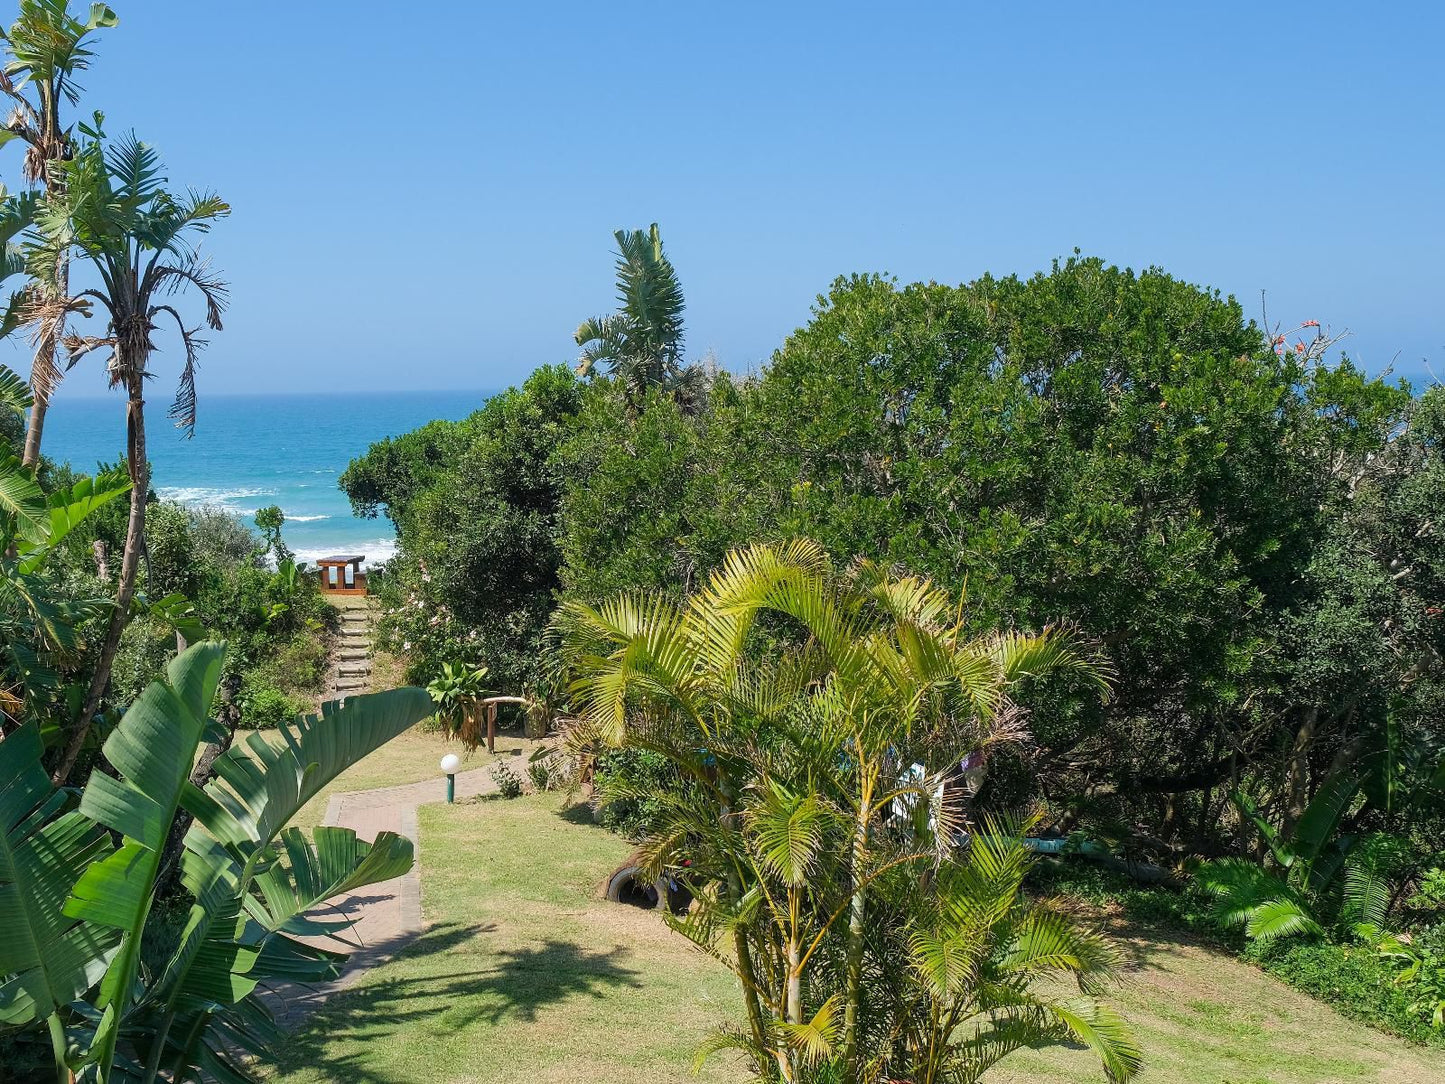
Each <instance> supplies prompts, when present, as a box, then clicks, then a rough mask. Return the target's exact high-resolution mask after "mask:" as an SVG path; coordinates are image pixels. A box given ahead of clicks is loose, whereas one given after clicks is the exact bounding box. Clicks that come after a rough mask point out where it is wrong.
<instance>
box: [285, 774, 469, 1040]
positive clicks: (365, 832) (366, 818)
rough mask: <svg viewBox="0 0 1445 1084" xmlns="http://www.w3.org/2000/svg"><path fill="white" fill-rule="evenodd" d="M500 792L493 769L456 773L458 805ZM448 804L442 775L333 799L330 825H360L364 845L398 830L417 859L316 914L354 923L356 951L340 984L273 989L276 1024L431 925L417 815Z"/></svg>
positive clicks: (294, 1018) (289, 1020) (292, 1018)
mask: <svg viewBox="0 0 1445 1084" xmlns="http://www.w3.org/2000/svg"><path fill="white" fill-rule="evenodd" d="M496 789H497V784H496V783H495V782H494V781H493V779H492V777H491V771H490V769H489V768H474V769H472V770H470V771H465V772H458V773H457V777H456V797H457V798H458V799H459V800H460V799H462V798H472V797H475V796H477V795H479V794H492V793H495V792H496ZM444 801H446V780H445V779H444V778H443V777H441V776H438V777H437V778H435V779H427V780H424V781H422V782H420V783H407V784H405V785H403V786H398V787H382V788H380V789H378V790H363V791H352V792H350V793H345V794H333V795H332V796H331V799H330V801H329V802H328V804H327V807H326V819H325V820H324V821H323V823H324V824H328V825H336V826H339V827H343V828H354V829H355V830H356V834H357V835H358V836H359V837H361V838H362V839H364V840H374V839H375V838H376V837H377V835H378V834H379V833H381V832H396V833H398V834H400V835H403V836H406V837H407V838H408V839H409V840H411V844H412V849H413V851H414V852H415V854H416V858H417V860H416V861H415V862H413V863H412V867H411V869H410V870H409V871H408V872H407V873H405V874H403V875H402V876H400V877H397V878H395V879H393V880H390V881H384V882H382V883H381V884H375V885H369V886H368V887H366V888H363V889H361V890H360V891H359V892H352V893H349V894H347V895H345V896H341V897H338V898H337V899H335V900H332V901H331V902H330V903H328V904H327V905H326V906H325V908H324V909H323V910H322V911H319V912H317V917H324V918H331V917H345V918H347V919H349V920H350V921H351V923H352V926H351V931H350V933H349V935H348V936H347V940H348V941H349V942H350V943H351V944H353V945H354V946H357V947H356V948H355V949H354V950H353V951H352V953H351V958H350V959H349V960H348V961H347V963H346V965H345V966H346V970H345V972H344V973H343V974H342V976H341V977H340V978H339V979H336V980H335V981H333V982H329V983H325V984H323V985H321V986H302V985H300V984H291V985H288V986H284V987H279V988H277V989H276V990H275V991H273V993H272V995H271V997H270V998H269V1001H270V1004H271V1011H272V1012H273V1013H274V1014H275V1016H276V1020H277V1023H279V1024H281V1025H283V1026H286V1027H293V1026H295V1024H296V1023H297V1022H299V1021H300V1019H301V1017H303V1016H304V1015H306V1013H308V1012H310V1011H312V1010H313V1009H315V1008H316V1007H317V1006H318V1005H319V1004H320V1003H321V1002H323V1001H325V1000H326V998H327V997H328V996H329V995H330V994H332V993H334V992H336V991H337V990H344V989H346V988H347V987H348V986H351V985H354V984H355V983H356V982H357V981H358V980H359V979H360V978H361V977H362V976H363V975H364V974H365V973H366V972H367V970H369V969H370V968H373V967H376V966H377V965H378V964H381V963H384V962H386V961H387V960H389V959H391V958H392V957H393V956H395V955H396V954H397V952H399V951H400V950H401V949H402V948H404V947H405V946H406V945H407V943H408V942H410V941H411V940H412V939H413V938H415V937H416V936H417V935H418V934H420V933H421V932H422V930H423V929H424V928H425V923H424V922H423V920H422V914H421V873H420V865H421V839H420V835H419V833H418V832H417V820H416V811H417V807H418V806H421V805H425V804H427V803H429V802H444ZM333 947H334V946H333Z"/></svg>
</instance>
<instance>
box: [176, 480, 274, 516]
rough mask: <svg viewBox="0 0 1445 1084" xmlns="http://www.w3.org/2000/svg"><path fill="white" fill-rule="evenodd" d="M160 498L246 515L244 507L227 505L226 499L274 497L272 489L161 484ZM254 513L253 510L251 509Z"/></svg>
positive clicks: (252, 512)
mask: <svg viewBox="0 0 1445 1084" xmlns="http://www.w3.org/2000/svg"><path fill="white" fill-rule="evenodd" d="M156 492H157V493H159V494H160V496H161V499H162V500H167V501H177V502H179V503H181V504H198V505H203V506H204V505H214V506H216V507H217V508H225V509H226V511H228V512H240V513H241V514H242V515H246V514H247V513H246V510H245V509H239V508H230V507H227V502H228V501H237V500H241V499H243V498H245V497H274V496H276V491H275V490H274V489H217V488H213V487H211V486H162V487H161V488H160V489H158V490H156ZM251 514H253V515H254V514H255V510H254V509H252V510H251Z"/></svg>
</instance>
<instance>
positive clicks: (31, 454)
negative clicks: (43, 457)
mask: <svg viewBox="0 0 1445 1084" xmlns="http://www.w3.org/2000/svg"><path fill="white" fill-rule="evenodd" d="M49 409H50V402H49V400H47V399H42V398H41V397H40V396H39V395H36V396H35V402H34V403H32V404H31V407H30V420H29V421H28V422H27V423H26V426H25V450H24V452H22V453H21V456H20V463H21V466H25V467H30V468H32V469H33V468H34V467H35V465H36V464H37V463H39V462H40V435H41V433H42V432H43V431H44V429H45V412H46V411H47V410H49Z"/></svg>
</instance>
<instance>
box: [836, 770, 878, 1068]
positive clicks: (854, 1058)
mask: <svg viewBox="0 0 1445 1084" xmlns="http://www.w3.org/2000/svg"><path fill="white" fill-rule="evenodd" d="M872 802H873V792H872V788H871V786H865V787H864V789H863V794H862V801H861V802H860V803H859V808H858V820H857V823H856V824H855V825H854V828H853V861H852V870H851V873H852V877H853V899H852V901H851V902H850V903H849V905H848V941H847V948H846V951H845V962H844V966H845V968H846V972H847V974H846V984H847V986H846V989H845V992H844V994H843V997H844V1001H843V1080H844V1081H845V1082H846V1084H858V1016H859V1013H858V1008H859V1001H860V1000H861V998H862V996H863V921H864V918H865V900H864V898H863V893H864V890H863V887H862V879H863V867H864V865H865V864H866V863H867V861H868V811H869V807H870V806H871V805H872Z"/></svg>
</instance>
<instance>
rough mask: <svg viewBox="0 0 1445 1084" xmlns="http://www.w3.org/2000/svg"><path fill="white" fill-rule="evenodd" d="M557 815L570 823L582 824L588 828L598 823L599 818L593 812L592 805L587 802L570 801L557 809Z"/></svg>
mask: <svg viewBox="0 0 1445 1084" xmlns="http://www.w3.org/2000/svg"><path fill="white" fill-rule="evenodd" d="M557 816H559V817H561V818H562V819H563V820H564V821H566V822H567V823H568V824H581V825H585V826H586V827H588V828H591V827H593V826H595V825H596V824H597V819H596V817H595V816H594V815H593V812H592V806H591V805H589V804H588V803H587V802H568V803H567V804H566V805H564V806H563V807H562V808H561V809H559V810H558V811H557Z"/></svg>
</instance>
